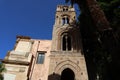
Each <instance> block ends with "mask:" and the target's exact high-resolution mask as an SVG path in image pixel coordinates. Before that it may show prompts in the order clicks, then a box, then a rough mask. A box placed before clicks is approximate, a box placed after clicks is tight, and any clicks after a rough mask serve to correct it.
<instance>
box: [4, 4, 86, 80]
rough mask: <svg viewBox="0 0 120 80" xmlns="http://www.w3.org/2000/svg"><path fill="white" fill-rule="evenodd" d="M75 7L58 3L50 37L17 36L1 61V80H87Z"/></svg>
mask: <svg viewBox="0 0 120 80" xmlns="http://www.w3.org/2000/svg"><path fill="white" fill-rule="evenodd" d="M75 23H76V14H75V9H74V8H73V7H71V6H67V5H58V6H57V9H56V14H55V24H54V26H53V33H52V40H40V39H31V38H30V37H27V36H17V40H16V44H15V46H14V49H13V50H11V51H8V53H7V55H6V57H5V58H4V60H3V62H4V64H5V68H6V69H7V71H6V72H5V73H4V80H88V74H87V68H86V62H85V58H84V54H83V51H82V43H81V40H82V39H81V35H80V31H79V30H80V29H79V27H78V26H77V25H76V24H75Z"/></svg>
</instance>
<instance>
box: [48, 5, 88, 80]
mask: <svg viewBox="0 0 120 80" xmlns="http://www.w3.org/2000/svg"><path fill="white" fill-rule="evenodd" d="M75 20H76V14H75V9H74V8H73V7H72V6H66V5H58V6H57V10H56V15H55V24H54V27H53V37H52V44H51V54H50V64H49V75H48V80H88V75H87V69H86V63H85V58H84V54H83V52H82V43H81V37H80V31H79V27H78V26H76V25H75Z"/></svg>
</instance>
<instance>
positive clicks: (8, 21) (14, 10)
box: [0, 0, 65, 59]
mask: <svg viewBox="0 0 120 80" xmlns="http://www.w3.org/2000/svg"><path fill="white" fill-rule="evenodd" d="M58 4H65V0H0V58H2V59H3V58H4V56H5V55H6V53H7V51H9V50H12V49H13V47H14V44H15V41H16V35H24V36H30V37H31V38H33V39H51V38H52V28H53V25H54V16H55V10H56V6H57V5H58Z"/></svg>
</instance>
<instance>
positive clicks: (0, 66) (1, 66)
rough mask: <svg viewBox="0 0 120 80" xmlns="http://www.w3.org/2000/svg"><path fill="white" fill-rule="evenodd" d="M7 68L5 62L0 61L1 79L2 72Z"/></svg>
mask: <svg viewBox="0 0 120 80" xmlns="http://www.w3.org/2000/svg"><path fill="white" fill-rule="evenodd" d="M5 70H6V69H5V65H4V64H3V63H0V80H3V75H2V72H4V71H5Z"/></svg>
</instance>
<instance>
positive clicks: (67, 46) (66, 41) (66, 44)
mask: <svg viewBox="0 0 120 80" xmlns="http://www.w3.org/2000/svg"><path fill="white" fill-rule="evenodd" d="M62 50H63V51H70V50H71V37H70V36H69V35H68V34H65V35H64V36H63V39H62Z"/></svg>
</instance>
